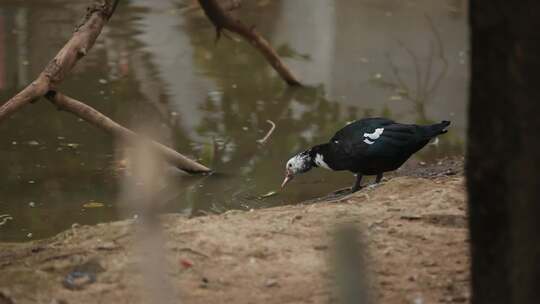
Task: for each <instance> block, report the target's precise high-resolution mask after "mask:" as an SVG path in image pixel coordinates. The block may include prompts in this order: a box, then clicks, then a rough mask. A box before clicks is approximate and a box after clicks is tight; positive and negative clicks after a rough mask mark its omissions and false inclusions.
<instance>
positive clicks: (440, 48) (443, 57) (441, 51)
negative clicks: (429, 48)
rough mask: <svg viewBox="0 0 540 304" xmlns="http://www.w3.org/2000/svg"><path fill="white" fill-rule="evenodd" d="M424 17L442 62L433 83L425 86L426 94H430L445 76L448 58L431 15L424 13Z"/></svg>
mask: <svg viewBox="0 0 540 304" xmlns="http://www.w3.org/2000/svg"><path fill="white" fill-rule="evenodd" d="M426 19H427V21H428V24H429V26H430V28H431V31H432V32H433V35H434V36H435V39H436V41H437V46H438V51H439V59H440V60H441V61H442V64H443V66H442V70H441V72H440V73H439V75H438V76H437V78H436V79H435V81H434V82H433V84H431V86H430V87H429V88H427V89H428V91H427V96H430V95H432V94H433V92H435V90H436V89H437V88H438V87H439V84H440V83H441V81H442V80H443V78H444V77H445V76H446V73H447V72H448V59H446V55H445V53H444V45H443V41H442V38H441V34H440V33H439V31H438V30H437V27H436V26H435V24H434V23H433V19H431V17H429V16H428V15H426Z"/></svg>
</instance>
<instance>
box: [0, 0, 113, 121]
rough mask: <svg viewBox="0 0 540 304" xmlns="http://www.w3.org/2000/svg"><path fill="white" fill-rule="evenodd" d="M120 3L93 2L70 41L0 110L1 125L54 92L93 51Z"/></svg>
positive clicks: (110, 1) (96, 0)
mask: <svg viewBox="0 0 540 304" xmlns="http://www.w3.org/2000/svg"><path fill="white" fill-rule="evenodd" d="M118 1H119V0H114V2H113V0H101V1H100V0H95V1H94V3H93V4H92V5H91V6H90V7H88V8H87V12H86V15H85V16H84V18H83V19H82V21H81V22H80V24H79V25H78V26H77V27H76V29H75V32H74V33H73V35H72V36H71V39H69V41H68V42H67V43H66V44H65V45H64V47H63V48H62V49H61V50H60V51H59V52H58V54H56V56H55V57H54V59H53V60H51V61H50V62H49V63H48V64H47V66H46V67H45V69H44V70H43V72H41V74H39V76H38V77H37V78H36V80H34V81H33V82H32V83H31V84H30V85H28V86H27V87H26V88H24V89H23V90H22V91H21V92H19V93H18V94H17V95H15V96H14V97H12V98H11V99H10V100H8V101H7V102H5V103H4V104H3V105H2V106H1V107H0V122H2V121H3V120H5V119H6V118H8V117H10V116H11V115H12V114H13V113H15V112H16V111H17V110H18V109H20V108H22V107H23V106H25V105H27V104H28V103H30V102H32V101H35V100H37V99H38V98H40V97H42V96H44V95H45V94H46V93H47V92H48V91H49V90H54V89H55V88H56V87H57V86H58V85H59V84H60V83H61V82H62V81H63V80H64V78H65V76H66V75H67V74H68V73H69V72H70V71H71V69H72V68H73V67H74V66H75V64H76V63H77V61H78V60H79V59H81V58H82V57H84V56H85V55H86V53H87V52H88V51H89V50H90V49H91V48H92V46H93V45H94V43H95V41H96V39H97V37H98V36H99V34H100V33H101V30H102V29H103V26H104V25H105V24H106V23H107V21H108V20H109V18H110V17H111V16H112V14H113V12H114V10H115V8H116V6H117V4H118Z"/></svg>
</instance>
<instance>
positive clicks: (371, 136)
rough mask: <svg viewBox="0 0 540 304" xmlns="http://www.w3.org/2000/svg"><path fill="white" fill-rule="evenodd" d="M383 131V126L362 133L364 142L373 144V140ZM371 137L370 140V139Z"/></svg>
mask: <svg viewBox="0 0 540 304" xmlns="http://www.w3.org/2000/svg"><path fill="white" fill-rule="evenodd" d="M383 132H384V128H377V129H375V131H373V133H364V137H365V139H364V142H365V143H366V144H368V145H373V144H374V143H375V141H374V140H376V139H377V138H379V137H381V135H382V134H383ZM370 139H371V140H370Z"/></svg>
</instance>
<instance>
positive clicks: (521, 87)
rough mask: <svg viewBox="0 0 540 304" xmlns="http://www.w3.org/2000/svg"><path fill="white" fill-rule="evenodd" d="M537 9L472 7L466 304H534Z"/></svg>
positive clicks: (539, 129) (539, 232) (538, 295)
mask: <svg viewBox="0 0 540 304" xmlns="http://www.w3.org/2000/svg"><path fill="white" fill-rule="evenodd" d="M538 12H540V1H538V0H522V1H507V0H472V1H470V13H471V19H470V22H471V48H472V56H471V87H470V107H469V126H470V127H469V137H468V148H467V187H468V190H469V213H470V222H469V224H470V233H471V235H470V236H471V254H472V293H473V295H472V303H489V304H495V303H520V304H522V303H538V301H540V219H538V216H539V215H540V179H539V178H538V173H539V172H540V136H539V134H540V117H538V115H539V114H540V15H538Z"/></svg>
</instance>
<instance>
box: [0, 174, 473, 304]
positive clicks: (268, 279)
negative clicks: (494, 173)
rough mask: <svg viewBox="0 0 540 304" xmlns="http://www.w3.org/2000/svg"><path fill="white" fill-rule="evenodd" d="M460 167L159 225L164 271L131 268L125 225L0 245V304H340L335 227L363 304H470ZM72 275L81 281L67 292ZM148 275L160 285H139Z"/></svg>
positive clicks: (134, 259) (129, 224) (133, 257)
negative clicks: (352, 237)
mask: <svg viewBox="0 0 540 304" xmlns="http://www.w3.org/2000/svg"><path fill="white" fill-rule="evenodd" d="M460 166H461V165H460V164H458V165H457V167H458V168H456V165H455V164H454V165H452V164H451V165H447V167H448V168H446V167H445V165H444V164H439V167H440V168H439V169H438V170H433V169H432V168H431V169H430V168H426V169H424V171H425V172H424V171H422V170H419V171H415V172H416V173H414V172H409V173H410V174H407V175H409V176H396V177H391V178H389V179H385V181H384V182H383V184H381V185H380V186H378V187H375V188H370V189H363V190H362V191H360V192H357V193H355V194H353V195H349V196H345V197H341V198H336V199H332V200H328V199H327V200H324V201H318V202H315V203H314V202H311V203H305V204H301V205H292V206H283V207H277V208H269V209H261V210H255V211H251V212H242V211H229V212H227V213H224V214H221V215H210V216H204V217H198V218H192V219H187V218H185V217H181V216H179V215H166V216H164V217H163V221H162V222H163V226H164V229H163V234H162V237H163V242H164V244H165V245H164V248H165V249H164V250H163V254H164V255H166V259H163V261H161V262H162V263H158V264H162V266H163V265H165V267H164V268H160V267H159V265H157V266H156V267H154V266H150V267H149V265H146V266H145V265H141V263H138V261H139V260H141V256H140V255H138V254H137V253H140V252H142V251H141V250H139V249H137V250H134V249H136V248H139V247H140V246H135V242H134V240H136V239H138V238H135V237H134V234H135V233H134V231H135V230H134V227H135V226H138V225H137V221H133V220H130V221H121V222H114V223H107V224H99V225H97V226H80V227H75V228H72V229H70V230H68V231H66V232H63V233H60V234H59V235H57V236H55V237H53V238H50V239H46V240H41V241H35V242H30V243H25V244H0V273H1V276H0V303H47V304H49V303H152V302H156V300H155V298H151V296H152V295H154V296H156V294H157V296H160V297H163V298H166V295H167V294H168V292H172V293H174V297H178V298H180V299H181V300H182V302H183V303H339V302H340V301H339V295H338V293H337V292H336V290H337V289H336V286H335V285H336V283H335V282H336V277H338V276H339V274H338V273H337V272H336V271H335V270H334V264H335V263H333V262H332V261H333V260H335V259H332V256H333V253H334V247H335V246H334V236H335V234H334V232H335V230H336V228H337V227H340V226H341V225H344V224H349V225H354V226H355V227H357V228H358V231H360V232H361V233H360V234H361V236H359V244H365V245H366V246H363V248H362V249H363V250H364V251H365V256H366V259H365V260H366V261H367V262H366V264H367V267H366V268H367V269H358V271H360V273H362V274H363V276H365V277H366V278H367V280H368V281H369V282H370V283H369V288H368V289H369V293H370V294H371V295H372V297H373V298H374V299H375V301H374V302H376V303H414V304H421V303H465V302H469V286H468V285H469V273H468V267H469V258H468V243H467V239H468V236H467V232H466V224H467V220H466V214H465V213H466V211H465V210H466V208H465V190H464V178H463V176H462V168H461V167H460ZM441 168H442V169H441ZM434 172H435V173H434ZM402 173H403V172H402ZM139 222H140V221H139ZM137 235H139V234H137ZM156 239H160V238H157V237H156ZM361 240H363V241H361ZM146 249H148V248H146ZM158 251H159V246H155V247H152V248H150V250H149V251H147V254H149V255H152V253H156V252H158ZM146 261H148V259H146ZM143 264H144V263H143ZM160 269H161V270H160ZM153 270H154V271H153ZM156 270H157V271H156ZM73 271H78V273H84V274H86V275H87V276H86V277H83V278H81V279H80V280H79V281H76V280H72V281H76V282H75V283H77V284H67V283H66V281H69V280H67V278H71V279H72V278H73V277H70V276H68V274H73ZM141 272H144V273H145V276H147V280H145V276H143V275H141ZM156 273H157V277H159V276H160V274H162V276H161V277H166V278H168V281H166V282H161V281H160V282H157V283H156V282H154V281H156V280H157V279H156V280H148V276H150V277H152V276H155V275H156ZM90 275H91V276H92V280H93V278H94V277H93V276H94V275H95V282H91V281H92V280H91V279H90ZM85 280H86V281H90V282H89V283H88V284H80V281H85ZM72 281H69V282H68V283H70V282H72ZM149 282H150V283H149ZM152 284H153V285H157V287H158V288H157V289H156V288H155V287H156V286H153V287H152V286H150V285H152ZM168 284H169V285H168ZM167 286H169V287H170V288H166V287H167ZM160 287H161V289H160ZM77 288H78V289H77ZM146 290H158V291H157V292H155V293H154V294H148V293H147V292H145V291H146ZM160 301H161V300H160ZM163 301H164V300H163ZM175 302H178V301H175Z"/></svg>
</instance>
